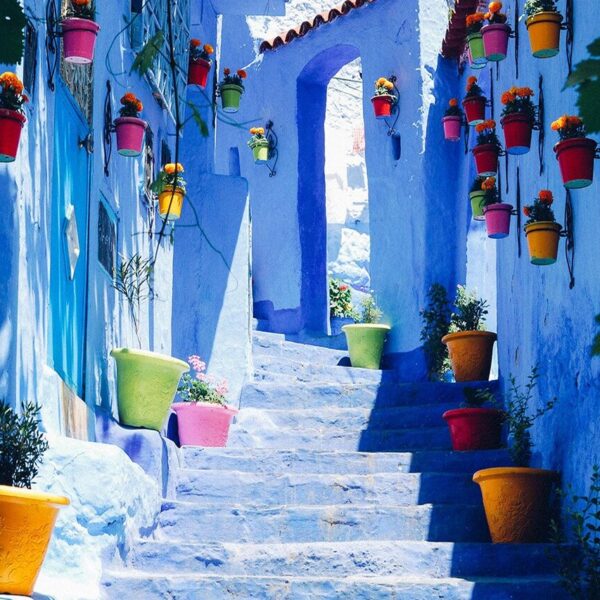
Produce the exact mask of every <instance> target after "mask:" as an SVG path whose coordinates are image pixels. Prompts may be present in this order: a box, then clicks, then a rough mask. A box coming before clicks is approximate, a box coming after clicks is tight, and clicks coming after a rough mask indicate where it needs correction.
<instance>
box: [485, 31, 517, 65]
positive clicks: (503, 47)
mask: <svg viewBox="0 0 600 600" xmlns="http://www.w3.org/2000/svg"><path fill="white" fill-rule="evenodd" d="M510 32H511V29H510V27H509V26H508V25H506V23H497V24H492V25H486V26H485V27H483V28H482V29H481V35H482V36H483V48H484V50H485V57H486V58H487V59H488V60H491V61H492V62H499V61H501V60H504V59H505V58H506V53H507V51H508V38H509V36H510Z"/></svg>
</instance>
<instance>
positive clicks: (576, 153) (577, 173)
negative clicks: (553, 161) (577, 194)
mask: <svg viewBox="0 0 600 600" xmlns="http://www.w3.org/2000/svg"><path fill="white" fill-rule="evenodd" d="M596 146H597V143H596V142H595V141H594V140H592V139H590V138H584V137H581V138H571V139H568V140H563V141H562V142H558V143H557V144H556V145H555V146H554V152H555V153H556V158H557V159H558V164H559V166H560V172H561V175H562V179H563V184H564V186H565V187H566V188H567V189H568V190H577V189H581V188H584V187H588V186H589V185H592V181H593V180H594V156H595V152H596Z"/></svg>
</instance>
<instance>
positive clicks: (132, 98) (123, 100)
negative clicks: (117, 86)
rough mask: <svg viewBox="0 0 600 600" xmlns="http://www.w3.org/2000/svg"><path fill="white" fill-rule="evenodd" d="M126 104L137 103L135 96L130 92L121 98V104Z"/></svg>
mask: <svg viewBox="0 0 600 600" xmlns="http://www.w3.org/2000/svg"><path fill="white" fill-rule="evenodd" d="M128 102H132V103H133V102H137V98H136V96H135V94H132V93H131V92H127V93H126V94H125V95H124V96H123V97H122V98H121V104H127V103H128Z"/></svg>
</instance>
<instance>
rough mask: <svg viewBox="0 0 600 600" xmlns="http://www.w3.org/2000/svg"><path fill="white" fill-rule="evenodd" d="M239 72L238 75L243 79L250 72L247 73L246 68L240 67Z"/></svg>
mask: <svg viewBox="0 0 600 600" xmlns="http://www.w3.org/2000/svg"><path fill="white" fill-rule="evenodd" d="M237 74H238V77H240V78H241V79H246V77H248V74H247V73H246V71H244V69H238V70H237Z"/></svg>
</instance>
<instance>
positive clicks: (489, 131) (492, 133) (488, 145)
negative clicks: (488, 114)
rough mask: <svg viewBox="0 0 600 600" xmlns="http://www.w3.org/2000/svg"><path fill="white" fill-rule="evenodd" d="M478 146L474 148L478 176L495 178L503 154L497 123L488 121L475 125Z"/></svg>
mask: <svg viewBox="0 0 600 600" xmlns="http://www.w3.org/2000/svg"><path fill="white" fill-rule="evenodd" d="M475 131H476V132H477V145H476V146H475V147H474V148H473V150H472V152H473V156H474V157H475V168H476V170H477V175H481V176H483V177H494V176H495V175H496V173H497V172H498V157H499V156H500V154H501V152H502V146H501V145H500V140H499V139H498V135H497V134H496V121H494V120H493V119H488V120H487V121H483V122H482V123H479V124H478V125H475Z"/></svg>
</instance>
